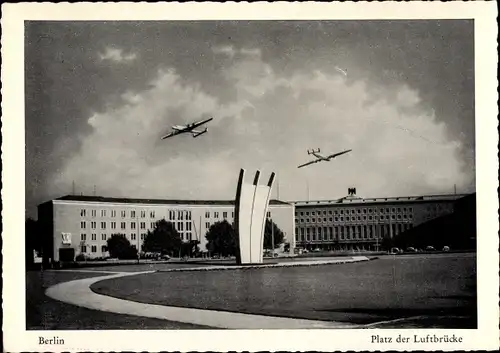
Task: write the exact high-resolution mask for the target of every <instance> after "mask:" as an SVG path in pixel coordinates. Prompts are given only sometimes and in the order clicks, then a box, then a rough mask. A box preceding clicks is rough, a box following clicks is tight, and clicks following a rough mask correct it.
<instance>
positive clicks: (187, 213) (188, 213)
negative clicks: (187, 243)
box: [186, 211, 191, 221]
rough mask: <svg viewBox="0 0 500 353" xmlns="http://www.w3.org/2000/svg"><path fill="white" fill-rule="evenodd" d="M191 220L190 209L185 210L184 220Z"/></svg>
mask: <svg viewBox="0 0 500 353" xmlns="http://www.w3.org/2000/svg"><path fill="white" fill-rule="evenodd" d="M190 220H191V211H186V221H190Z"/></svg>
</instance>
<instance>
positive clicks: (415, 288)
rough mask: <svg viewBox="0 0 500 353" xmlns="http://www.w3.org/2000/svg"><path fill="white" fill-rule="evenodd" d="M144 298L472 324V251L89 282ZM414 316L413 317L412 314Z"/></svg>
mask: <svg viewBox="0 0 500 353" xmlns="http://www.w3.org/2000/svg"><path fill="white" fill-rule="evenodd" d="M91 288H92V290H94V291H95V292H98V293H101V294H106V295H110V296H114V297H118V298H123V299H128V300H134V301H138V302H143V303H155V304H160V305H171V306H181V307H191V308H202V309H212V310H223V311H233V312H243V313H253V314H262V315H272V316H284V317H296V318H308V319H319V320H332V321H345V322H353V323H359V324H366V323H373V322H380V321H385V320H393V319H399V318H410V317H415V316H425V318H422V319H421V320H420V321H419V322H420V324H419V323H415V322H414V323H412V324H411V327H419V325H420V326H423V327H446V328H475V327H476V326H477V324H476V257H475V254H436V255H430V254H427V255H408V256H397V257H392V256H384V257H381V258H379V259H377V260H373V261H370V262H360V263H353V264H343V265H325V266H315V267H293V268H262V269H246V270H231V271H208V272H177V273H175V272H170V273H168V272H166V273H165V272H164V273H152V274H146V275H138V276H133V277H125V278H118V279H111V280H105V281H101V282H97V283H95V284H94V285H93V286H92V287H91ZM413 321H415V319H413Z"/></svg>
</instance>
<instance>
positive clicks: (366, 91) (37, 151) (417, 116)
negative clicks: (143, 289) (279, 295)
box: [25, 21, 475, 213]
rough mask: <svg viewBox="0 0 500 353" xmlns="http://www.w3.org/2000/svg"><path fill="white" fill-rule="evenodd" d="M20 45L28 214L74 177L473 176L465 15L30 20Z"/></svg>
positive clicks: (216, 186)
mask: <svg viewBox="0 0 500 353" xmlns="http://www.w3.org/2000/svg"><path fill="white" fill-rule="evenodd" d="M25 56H26V205H27V211H28V213H32V212H34V209H35V208H34V206H36V204H38V203H40V202H43V201H46V200H48V199H51V198H55V197H59V196H62V195H65V194H69V193H71V192H72V183H73V181H74V183H75V189H76V192H77V193H78V194H80V193H83V194H86V195H92V194H93V189H94V185H96V191H97V194H98V195H102V196H123V197H128V196H130V197H148V198H184V199H231V198H233V197H234V194H235V187H236V181H237V177H238V171H239V168H240V167H243V168H246V169H247V170H249V172H253V171H254V170H255V169H260V170H261V171H262V172H263V177H264V178H265V179H266V180H267V177H268V174H269V173H270V172H271V171H275V172H276V173H277V174H278V180H279V186H280V188H279V197H280V198H281V199H284V200H304V199H307V197H308V194H307V190H308V187H307V185H309V197H310V198H311V199H332V198H338V197H342V196H345V195H346V193H347V188H348V187H352V186H354V187H356V188H357V191H358V195H359V196H363V197H374V196H398V195H416V194H433V193H448V192H453V185H454V184H456V185H457V190H458V191H459V192H468V191H473V190H474V185H475V162H474V133H475V129H474V60H473V58H474V42H473V23H472V22H471V21H397V22H394V21H383V22H374V21H311V22H294V21H266V22H252V21H250V22H244V21H237V22H230V21H204V22H73V23H69V22H57V23H56V22H30V23H27V25H26V43H25ZM207 116H213V117H214V120H213V121H212V122H211V123H210V124H209V125H208V133H207V134H205V135H203V136H201V137H199V138H196V139H193V138H192V137H191V136H189V135H180V136H176V137H173V138H171V139H167V140H163V141H162V140H160V137H161V136H162V135H163V134H164V133H167V132H169V131H170V130H169V127H170V126H171V125H173V124H184V123H188V122H192V121H195V120H199V119H202V118H205V117H207ZM310 148H321V151H322V152H324V153H325V154H330V153H334V152H337V151H340V150H343V149H353V151H352V152H351V153H350V154H347V155H343V156H341V157H339V158H338V159H335V160H333V161H331V162H329V163H324V162H323V163H317V164H314V165H312V166H310V167H307V168H302V169H297V166H298V165H299V164H302V163H304V162H307V161H308V160H310V156H308V155H307V152H306V151H307V149H310ZM250 178H251V176H250ZM276 196H278V195H277V190H276V188H275V190H274V197H276Z"/></svg>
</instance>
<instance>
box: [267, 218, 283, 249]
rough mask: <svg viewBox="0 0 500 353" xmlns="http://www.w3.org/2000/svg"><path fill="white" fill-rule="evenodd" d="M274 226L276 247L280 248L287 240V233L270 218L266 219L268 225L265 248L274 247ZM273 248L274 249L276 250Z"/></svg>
mask: <svg viewBox="0 0 500 353" xmlns="http://www.w3.org/2000/svg"><path fill="white" fill-rule="evenodd" d="M273 228H274V249H276V248H279V247H280V245H281V244H282V243H283V242H284V240H285V235H284V234H283V232H282V231H281V229H280V228H279V227H278V226H277V225H276V223H274V222H273V221H272V220H270V219H266V226H265V228H264V249H271V248H272V247H273V245H272V244H273ZM274 249H273V250H274Z"/></svg>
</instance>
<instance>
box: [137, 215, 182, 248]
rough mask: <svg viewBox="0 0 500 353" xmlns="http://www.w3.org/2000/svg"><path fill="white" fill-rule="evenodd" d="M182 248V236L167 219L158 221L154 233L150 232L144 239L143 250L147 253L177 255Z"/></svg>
mask: <svg viewBox="0 0 500 353" xmlns="http://www.w3.org/2000/svg"><path fill="white" fill-rule="evenodd" d="M181 246H182V240H181V236H180V235H179V233H178V232H177V230H176V229H175V226H174V224H173V223H172V222H168V221H166V220H165V219H160V220H159V221H156V223H155V227H154V229H153V231H148V233H147V234H146V238H145V239H144V245H143V249H144V251H147V252H159V253H162V254H170V255H172V254H173V253H176V252H178V251H179V250H180V248H181Z"/></svg>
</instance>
